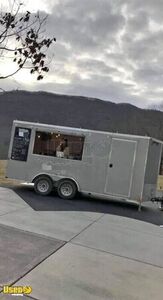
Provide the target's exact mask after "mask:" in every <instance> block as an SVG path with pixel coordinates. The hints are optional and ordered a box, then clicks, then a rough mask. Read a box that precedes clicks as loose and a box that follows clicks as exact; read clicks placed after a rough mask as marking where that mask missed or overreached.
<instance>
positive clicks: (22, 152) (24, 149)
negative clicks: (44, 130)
mask: <svg viewBox="0 0 163 300" xmlns="http://www.w3.org/2000/svg"><path fill="white" fill-rule="evenodd" d="M30 136H31V129H29V128H20V127H16V128H15V135H14V141H13V146H12V153H11V159H13V160H20V161H26V160H27V156H28V148H29V143H30Z"/></svg>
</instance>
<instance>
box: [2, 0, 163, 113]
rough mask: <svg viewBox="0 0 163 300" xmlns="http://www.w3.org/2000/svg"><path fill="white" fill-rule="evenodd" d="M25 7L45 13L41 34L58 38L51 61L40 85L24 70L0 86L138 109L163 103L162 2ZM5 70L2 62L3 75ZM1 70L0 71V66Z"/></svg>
mask: <svg viewBox="0 0 163 300" xmlns="http://www.w3.org/2000/svg"><path fill="white" fill-rule="evenodd" d="M1 1H2V0H0V2H1ZM5 1H10V2H12V0H5ZM25 3H26V9H29V10H31V11H37V10H40V9H41V10H42V11H44V12H45V13H47V14H49V19H48V23H47V28H46V32H47V35H50V36H55V37H56V39H57V43H56V44H55V45H54V47H53V49H51V54H52V53H53V54H54V59H53V61H52V62H51V64H50V72H49V73H48V75H47V76H46V78H45V79H44V80H43V81H41V82H38V81H37V80H35V78H34V77H32V76H31V75H29V71H27V70H26V71H22V72H21V73H19V74H17V75H16V76H15V77H14V78H12V79H8V80H5V81H1V82H0V87H2V88H4V89H16V88H19V89H26V90H45V91H50V92H55V93H61V94H73V95H82V96H88V97H95V98H100V99H104V100H109V101H112V102H128V103H132V104H134V105H137V106H139V107H147V106H149V105H151V104H155V105H157V104H158V103H160V102H162V101H163V0H156V1H153V0H144V1H142V0H141V1H140V0H127V1H123V0H25ZM9 68H10V64H9V62H5V71H7V70H8V69H9ZM0 70H4V64H3V63H2V62H1V68H0Z"/></svg>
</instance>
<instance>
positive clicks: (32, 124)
mask: <svg viewBox="0 0 163 300" xmlns="http://www.w3.org/2000/svg"><path fill="white" fill-rule="evenodd" d="M13 123H14V124H15V123H16V124H18V125H19V124H20V125H25V126H29V127H38V126H39V127H43V128H47V129H50V128H52V129H56V130H58V131H67V132H72V131H73V132H76V133H83V134H84V133H90V132H92V133H100V134H110V135H114V136H123V137H125V136H126V137H136V138H143V139H144V138H146V139H152V140H154V141H156V142H158V143H161V144H163V141H161V140H158V139H156V138H153V137H150V136H142V135H135V134H124V133H118V132H109V131H100V130H92V129H85V128H75V127H67V126H59V125H53V124H44V123H39V122H28V121H20V120H14V121H13Z"/></svg>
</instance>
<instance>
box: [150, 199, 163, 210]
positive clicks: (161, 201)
mask: <svg viewBox="0 0 163 300" xmlns="http://www.w3.org/2000/svg"><path fill="white" fill-rule="evenodd" d="M151 201H152V202H153V203H157V204H158V205H159V209H160V210H163V197H154V198H151Z"/></svg>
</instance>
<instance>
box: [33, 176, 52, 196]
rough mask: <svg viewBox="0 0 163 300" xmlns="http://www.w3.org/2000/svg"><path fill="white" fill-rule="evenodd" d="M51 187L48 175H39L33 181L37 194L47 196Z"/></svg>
mask: <svg viewBox="0 0 163 300" xmlns="http://www.w3.org/2000/svg"><path fill="white" fill-rule="evenodd" d="M52 189H53V182H52V180H51V179H50V178H49V177H48V176H39V177H38V178H37V179H36V180H35V181H34V190H35V192H36V193H37V194H39V195H42V196H47V195H49V194H50V193H51V191H52Z"/></svg>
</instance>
